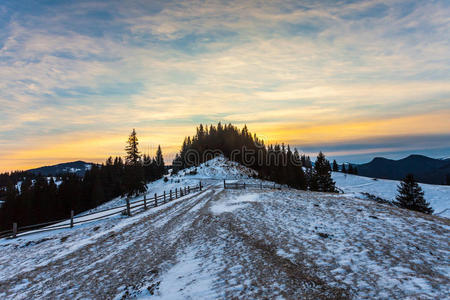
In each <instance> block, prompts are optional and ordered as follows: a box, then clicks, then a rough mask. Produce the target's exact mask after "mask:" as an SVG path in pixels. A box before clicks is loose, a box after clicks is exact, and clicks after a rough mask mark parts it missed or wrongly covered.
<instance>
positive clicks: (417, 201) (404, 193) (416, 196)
mask: <svg viewBox="0 0 450 300" xmlns="http://www.w3.org/2000/svg"><path fill="white" fill-rule="evenodd" d="M397 188H398V195H397V197H396V199H397V201H396V203H395V204H397V206H399V207H401V208H406V209H410V210H415V211H419V212H423V213H426V214H431V213H433V209H432V208H431V207H430V204H429V203H428V202H427V201H426V200H425V198H424V192H423V191H422V188H421V187H420V186H419V184H418V183H417V182H416V180H415V179H414V176H413V174H408V175H406V177H405V179H403V181H402V182H401V183H400V185H399V186H398V187H397Z"/></svg>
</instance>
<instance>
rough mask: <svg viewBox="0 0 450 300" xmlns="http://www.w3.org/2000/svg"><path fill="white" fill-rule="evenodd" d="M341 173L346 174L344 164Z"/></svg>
mask: <svg viewBox="0 0 450 300" xmlns="http://www.w3.org/2000/svg"><path fill="white" fill-rule="evenodd" d="M341 172H342V173H347V170H346V169H345V164H342V169H341Z"/></svg>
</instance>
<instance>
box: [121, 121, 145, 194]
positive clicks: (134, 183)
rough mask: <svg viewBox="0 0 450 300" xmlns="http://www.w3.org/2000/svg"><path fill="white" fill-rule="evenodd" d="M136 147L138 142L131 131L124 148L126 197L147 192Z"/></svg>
mask: <svg viewBox="0 0 450 300" xmlns="http://www.w3.org/2000/svg"><path fill="white" fill-rule="evenodd" d="M138 145H139V142H138V138H137V135H136V130H134V129H133V131H132V132H131V134H130V136H129V137H128V141H127V146H126V147H125V151H126V152H127V156H126V158H125V162H126V166H125V178H124V185H125V186H124V188H125V191H126V193H127V195H128V196H132V195H138V194H139V193H143V192H145V191H146V190H147V186H146V185H145V173H144V168H143V166H142V164H141V155H140V152H139V149H138Z"/></svg>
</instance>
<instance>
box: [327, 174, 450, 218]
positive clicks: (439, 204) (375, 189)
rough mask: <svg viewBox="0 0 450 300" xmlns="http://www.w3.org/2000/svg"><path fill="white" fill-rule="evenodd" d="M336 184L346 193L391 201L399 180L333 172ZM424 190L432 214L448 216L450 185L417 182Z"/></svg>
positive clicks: (449, 210) (449, 209)
mask: <svg viewBox="0 0 450 300" xmlns="http://www.w3.org/2000/svg"><path fill="white" fill-rule="evenodd" d="M333 179H334V181H336V186H337V187H339V188H341V189H342V190H343V191H344V192H345V193H346V194H350V195H355V196H356V197H359V196H361V193H369V194H372V195H375V196H378V197H380V198H383V199H386V200H390V201H393V200H395V196H396V195H397V186H398V185H399V183H400V182H399V181H396V180H388V179H376V180H374V179H373V178H369V177H363V176H357V175H349V174H343V173H338V172H333ZM419 185H420V186H421V187H422V189H423V191H424V192H425V199H426V200H427V201H428V202H429V203H430V205H431V207H432V208H433V209H434V214H435V215H439V216H441V217H446V218H450V186H447V185H433V184H424V183H419Z"/></svg>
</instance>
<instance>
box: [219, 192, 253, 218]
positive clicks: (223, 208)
mask: <svg viewBox="0 0 450 300" xmlns="http://www.w3.org/2000/svg"><path fill="white" fill-rule="evenodd" d="M258 198H259V196H258V194H254V193H253V194H245V195H238V196H237V197H235V198H233V199H225V200H224V201H218V202H216V203H214V205H213V206H211V207H210V210H211V212H212V213H213V214H216V215H219V214H221V213H224V212H233V211H234V210H236V209H240V208H243V207H245V206H246V205H247V203H248V202H257V201H258Z"/></svg>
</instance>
